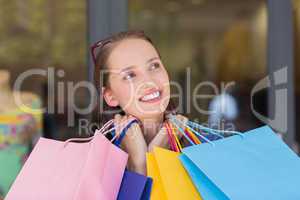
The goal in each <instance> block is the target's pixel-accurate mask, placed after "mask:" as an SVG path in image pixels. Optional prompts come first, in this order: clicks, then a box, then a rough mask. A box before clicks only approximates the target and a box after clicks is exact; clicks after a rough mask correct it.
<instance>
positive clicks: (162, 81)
mask: <svg viewBox="0 0 300 200" xmlns="http://www.w3.org/2000/svg"><path fill="white" fill-rule="evenodd" d="M156 82H157V83H158V84H159V85H160V86H161V87H163V88H164V89H165V90H167V91H166V92H169V90H170V79H169V75H168V73H167V71H165V70H164V71H163V72H162V73H160V75H159V76H157V77H156Z"/></svg>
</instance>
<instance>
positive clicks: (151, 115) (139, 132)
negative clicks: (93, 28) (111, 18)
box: [92, 31, 186, 174]
mask: <svg viewBox="0 0 300 200" xmlns="http://www.w3.org/2000/svg"><path fill="white" fill-rule="evenodd" d="M96 51H97V52H96ZM92 52H93V58H94V62H95V77H94V78H95V86H96V88H97V89H98V91H101V92H100V93H101V99H102V101H101V100H100V103H102V104H103V105H104V107H103V108H104V109H103V110H101V111H100V112H99V113H101V114H100V116H99V120H100V121H101V124H103V123H105V122H106V121H108V120H109V119H114V123H115V126H116V127H119V128H118V129H117V131H116V134H119V133H120V130H121V129H122V126H121V124H124V123H127V122H129V121H130V120H132V119H134V118H135V119H138V121H139V122H140V123H139V124H137V123H135V124H133V125H132V126H131V127H130V128H129V129H128V131H127V132H126V135H125V137H124V139H123V141H122V143H121V148H122V149H123V150H124V151H126V152H127V153H128V154H129V160H128V168H129V169H130V170H133V171H136V172H139V173H141V174H145V173H146V152H147V151H151V150H152V148H153V147H154V146H160V147H164V148H169V145H168V136H167V134H166V132H165V129H164V128H163V126H162V125H163V122H164V121H165V120H166V118H165V117H166V115H167V114H169V113H175V108H174V105H173V103H172V101H171V100H170V82H169V76H168V73H167V71H166V68H165V67H164V65H163V63H162V60H161V56H160V54H159V52H158V50H157V49H156V48H155V47H154V46H153V43H152V41H151V39H150V38H148V37H147V36H146V35H145V34H144V33H143V32H142V31H128V32H120V33H118V34H116V35H113V36H111V37H110V38H108V39H106V40H102V41H100V42H98V43H96V44H95V45H93V47H92ZM103 99H104V100H103ZM116 113H117V114H116ZM176 117H177V118H178V119H179V120H181V121H183V122H185V120H186V118H185V117H184V116H182V115H176Z"/></svg>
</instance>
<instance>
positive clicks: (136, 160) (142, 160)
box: [114, 114, 147, 174]
mask: <svg viewBox="0 0 300 200" xmlns="http://www.w3.org/2000/svg"><path fill="white" fill-rule="evenodd" d="M133 119H135V118H134V117H133V116H127V115H125V116H122V115H120V114H116V115H115V117H114V123H115V127H116V134H117V135H119V134H120V133H121V131H122V130H123V129H124V128H125V126H126V125H127V124H128V123H129V122H130V121H131V120H133ZM121 148H122V149H123V150H124V151H126V152H127V153H128V155H129V158H128V165H127V166H128V169H129V170H132V171H135V172H138V173H141V174H146V152H147V144H146V142H145V139H144V136H143V133H142V130H141V128H140V126H139V125H138V124H137V123H133V124H132V125H131V126H130V128H129V129H128V130H127V132H126V134H125V136H124V138H123V140H122V143H121Z"/></svg>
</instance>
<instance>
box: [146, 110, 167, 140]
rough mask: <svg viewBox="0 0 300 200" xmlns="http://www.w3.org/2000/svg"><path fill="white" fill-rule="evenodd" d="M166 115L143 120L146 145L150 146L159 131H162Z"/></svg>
mask: <svg viewBox="0 0 300 200" xmlns="http://www.w3.org/2000/svg"><path fill="white" fill-rule="evenodd" d="M163 120H164V115H163V114H161V115H159V116H157V117H153V118H146V119H142V120H141V122H142V124H143V133H144V137H145V140H146V143H147V144H149V143H150V142H151V140H152V139H153V138H154V137H155V135H156V134H157V133H158V131H159V130H160V129H161V126H162V124H163Z"/></svg>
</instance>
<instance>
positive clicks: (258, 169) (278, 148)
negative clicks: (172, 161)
mask: <svg viewBox="0 0 300 200" xmlns="http://www.w3.org/2000/svg"><path fill="white" fill-rule="evenodd" d="M182 153H183V155H181V156H180V159H181V161H182V164H183V165H184V166H185V168H186V170H187V171H188V172H189V174H190V176H191V178H192V179H193V181H194V184H195V185H196V186H197V188H198V190H199V191H200V193H201V196H202V197H203V199H209V200H214V199H218V200H228V199H230V200H241V199H243V200H253V199H255V200H266V199H272V200H283V199H291V200H294V199H295V200H296V199H300V190H299V184H300V173H299V169H300V159H299V157H298V156H297V155H296V154H295V153H294V152H293V151H292V150H291V149H290V148H289V147H288V146H287V145H286V144H285V143H284V142H283V141H282V140H281V139H280V138H279V137H278V136H277V135H276V134H275V133H274V132H273V131H272V129H271V128H270V127H268V126H263V127H260V128H257V129H254V130H251V131H248V132H245V133H244V134H242V135H234V136H231V137H227V138H224V139H220V140H217V141H214V142H210V143H205V144H201V145H194V146H190V147H186V148H183V150H182Z"/></svg>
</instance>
